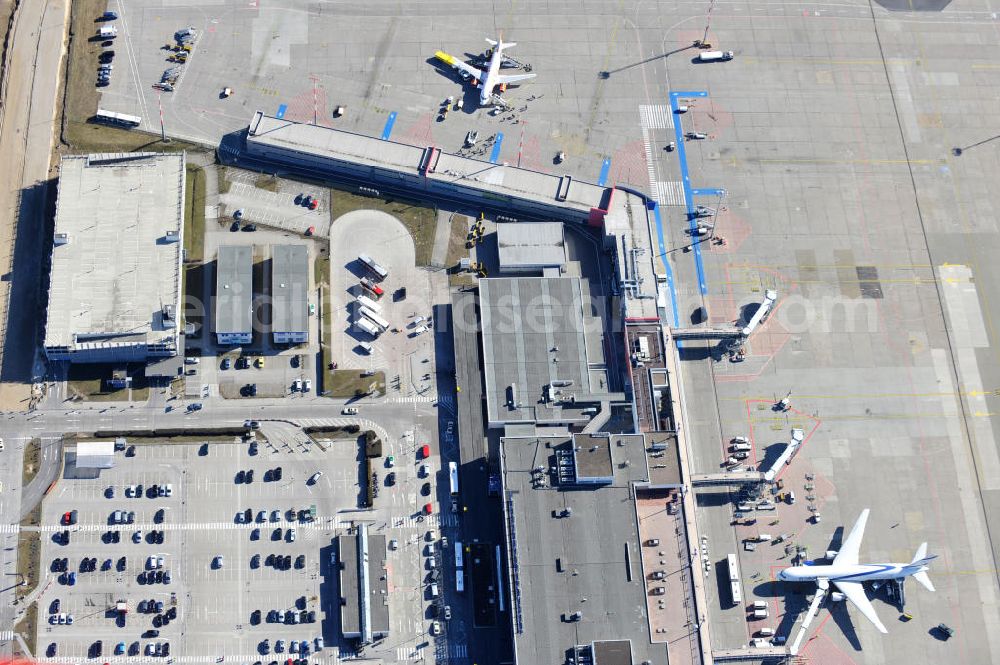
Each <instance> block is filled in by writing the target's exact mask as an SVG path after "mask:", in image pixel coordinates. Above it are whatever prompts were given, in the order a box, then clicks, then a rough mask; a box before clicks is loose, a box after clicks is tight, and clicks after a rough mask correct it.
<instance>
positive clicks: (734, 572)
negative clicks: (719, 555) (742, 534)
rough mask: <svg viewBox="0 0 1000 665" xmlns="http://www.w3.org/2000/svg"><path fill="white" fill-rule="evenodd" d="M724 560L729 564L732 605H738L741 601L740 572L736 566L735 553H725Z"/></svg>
mask: <svg viewBox="0 0 1000 665" xmlns="http://www.w3.org/2000/svg"><path fill="white" fill-rule="evenodd" d="M726 562H727V563H728V565H729V593H730V595H731V596H732V597H733V605H739V604H740V603H742V602H743V591H742V585H740V573H739V570H738V569H737V568H736V555H735V554H729V555H727V556H726Z"/></svg>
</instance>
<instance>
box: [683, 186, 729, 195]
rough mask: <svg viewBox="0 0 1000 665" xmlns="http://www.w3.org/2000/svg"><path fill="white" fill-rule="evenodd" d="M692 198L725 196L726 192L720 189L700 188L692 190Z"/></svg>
mask: <svg viewBox="0 0 1000 665" xmlns="http://www.w3.org/2000/svg"><path fill="white" fill-rule="evenodd" d="M691 194H692V196H725V195H726V190H724V189H719V188H708V189H706V188H704V187H701V188H698V189H692V190H691Z"/></svg>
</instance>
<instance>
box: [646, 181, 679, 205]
mask: <svg viewBox="0 0 1000 665" xmlns="http://www.w3.org/2000/svg"><path fill="white" fill-rule="evenodd" d="M653 198H654V199H656V202H657V203H659V204H660V205H665V206H682V205H684V204H685V203H684V186H683V184H682V183H681V181H679V180H674V181H669V182H662V181H661V182H654V183H653Z"/></svg>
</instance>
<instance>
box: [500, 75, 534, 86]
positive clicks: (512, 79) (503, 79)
mask: <svg viewBox="0 0 1000 665" xmlns="http://www.w3.org/2000/svg"><path fill="white" fill-rule="evenodd" d="M533 78H535V75H534V74H497V76H496V79H495V80H496V82H497V83H500V84H504V83H516V82H517V81H525V80H527V79H533Z"/></svg>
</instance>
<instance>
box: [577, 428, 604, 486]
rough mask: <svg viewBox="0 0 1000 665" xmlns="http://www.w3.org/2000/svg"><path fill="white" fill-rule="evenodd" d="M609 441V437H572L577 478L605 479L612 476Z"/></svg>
mask: <svg viewBox="0 0 1000 665" xmlns="http://www.w3.org/2000/svg"><path fill="white" fill-rule="evenodd" d="M610 441H611V439H610V437H609V436H593V435H590V434H576V435H574V436H573V445H574V449H573V452H574V457H575V459H576V477H577V478H607V477H609V476H611V475H612V473H613V472H614V470H613V469H612V466H611V445H610Z"/></svg>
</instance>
